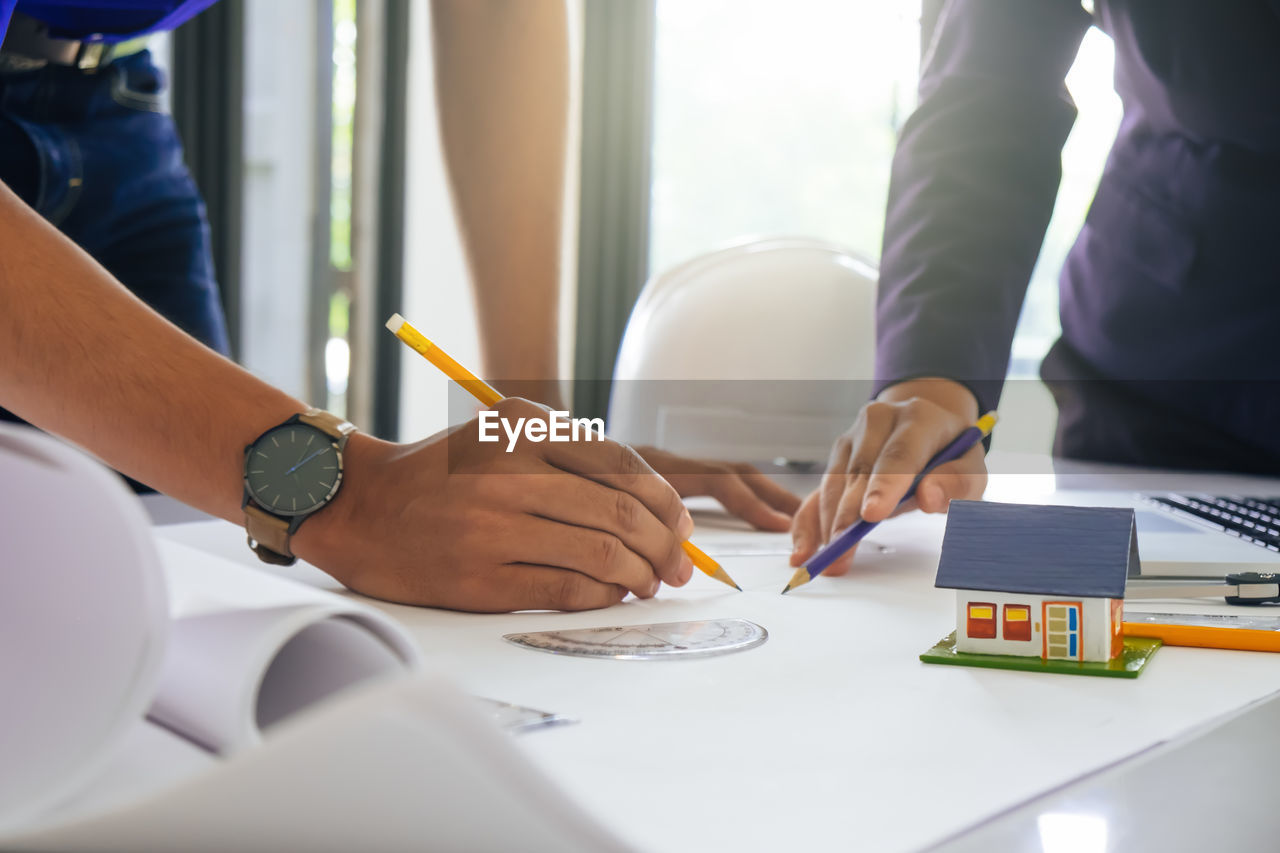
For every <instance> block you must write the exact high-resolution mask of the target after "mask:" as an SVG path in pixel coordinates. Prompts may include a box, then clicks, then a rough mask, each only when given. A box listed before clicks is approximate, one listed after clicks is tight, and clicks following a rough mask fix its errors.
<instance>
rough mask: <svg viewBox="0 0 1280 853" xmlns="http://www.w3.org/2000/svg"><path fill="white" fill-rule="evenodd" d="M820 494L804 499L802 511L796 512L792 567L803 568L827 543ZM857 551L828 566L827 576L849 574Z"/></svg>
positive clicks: (854, 548) (793, 527)
mask: <svg viewBox="0 0 1280 853" xmlns="http://www.w3.org/2000/svg"><path fill="white" fill-rule="evenodd" d="M819 500H820V493H819V492H814V493H812V494H811V495H809V497H807V498H805V499H804V502H803V503H801V504H800V509H799V510H797V511H796V515H795V518H794V520H793V521H792V524H791V565H792V566H801V565H804V562H805V561H806V560H808V559H809V558H810V557H812V556H813V555H814V554H816V553H818V550H819V549H820V548H821V546H822V545H823V544H824V543H825V542H826V537H824V536H823V535H822V521H821V518H820V515H819V511H818V502H819ZM855 551H857V546H854V547H853V548H851V549H850V550H849V552H848V553H846V554H845V555H844V556H842V557H841V558H840V559H839V560H837V561H836V562H834V563H832V564H831V565H830V566H827V568H826V571H824V572H823V574H825V575H831V576H832V577H837V576H839V575H843V574H847V573H848V572H849V569H850V568H852V566H853V554H854V552H855Z"/></svg>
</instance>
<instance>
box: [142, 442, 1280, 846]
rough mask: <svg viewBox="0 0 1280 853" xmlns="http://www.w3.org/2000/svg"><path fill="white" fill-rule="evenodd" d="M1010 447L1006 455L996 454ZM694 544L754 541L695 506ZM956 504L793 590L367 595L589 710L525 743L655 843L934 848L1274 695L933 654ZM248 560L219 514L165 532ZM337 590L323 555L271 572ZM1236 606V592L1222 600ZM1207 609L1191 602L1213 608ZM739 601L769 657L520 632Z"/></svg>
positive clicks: (1030, 472) (771, 584)
mask: <svg viewBox="0 0 1280 853" xmlns="http://www.w3.org/2000/svg"><path fill="white" fill-rule="evenodd" d="M996 463H1000V464H996ZM992 467H993V470H995V471H1004V473H998V474H996V475H995V476H994V477H993V483H992V488H991V490H990V492H989V496H991V497H995V498H998V499H1002V500H1014V499H1025V500H1028V501H1032V502H1034V501H1038V500H1041V499H1043V498H1045V497H1047V495H1048V493H1049V491H1050V490H1051V489H1052V487H1053V479H1052V477H1053V470H1052V466H1051V465H1050V464H1049V463H1048V462H1047V461H1046V460H1036V459H1015V458H1010V459H1006V460H1000V459H993V465H992ZM1071 472H1072V473H1071V485H1073V486H1076V487H1078V488H1086V489H1090V490H1095V489H1100V488H1107V487H1115V488H1119V489H1121V490H1126V491H1132V490H1133V489H1134V488H1144V489H1170V488H1183V489H1189V490H1206V491H1219V490H1220V491H1224V492H1238V491H1252V492H1255V493H1266V492H1271V493H1278V494H1280V482H1277V481H1267V480H1253V479H1244V478H1235V477H1230V478H1228V477H1213V476H1208V475H1186V474H1176V475H1159V474H1152V473H1150V472H1145V473H1143V474H1142V475H1140V476H1133V475H1132V474H1131V472H1125V471H1121V470H1116V469H1102V468H1099V467H1097V466H1084V467H1083V468H1082V467H1080V466H1071ZM698 515H699V525H700V527H699V530H698V531H697V533H696V534H695V537H694V541H695V542H697V543H699V544H700V545H702V546H703V547H705V548H708V549H713V548H716V547H717V546H723V545H726V544H734V543H740V542H742V541H743V539H742V537H743V534H742V533H741V532H740V531H739V530H736V529H734V526H733V525H732V524H730V525H726V526H725V528H724V529H715V528H713V527H712V526H710V525H709V524H708V523H707V522H708V521H709V517H708V516H707V515H706V514H704V513H699V514H698ZM943 524H944V519H943V518H942V517H936V516H935V517H926V516H923V515H920V514H918V513H916V514H912V515H908V516H904V517H902V518H899V519H895V520H894V521H892V522H891V523H889V524H886V525H883V526H882V527H881V528H879V529H878V530H877V531H876V532H875V533H874V534H873V536H872V537H871V538H872V539H873V540H874V541H875V542H876V543H878V544H880V545H883V546H884V548H883V549H880V548H874V549H872V548H864V549H863V553H862V554H861V555H860V559H859V562H858V567H857V569H856V570H855V571H854V572H853V573H852V574H850V575H849V576H847V577H844V578H819V579H818V580H817V581H815V582H814V583H812V584H809V585H807V586H805V587H802V588H801V589H798V590H796V591H794V592H792V593H791V594H789V595H787V596H785V597H783V596H780V595H779V594H778V592H779V591H780V590H781V588H782V586H783V585H784V584H785V582H786V580H787V579H788V578H789V576H790V574H791V570H790V569H789V568H788V567H787V566H786V558H785V557H783V556H772V555H767V556H744V557H729V558H725V559H724V560H723V561H722V562H723V563H724V565H725V568H726V569H727V570H728V571H729V572H730V573H731V574H732V575H733V576H734V577H735V578H736V579H737V580H738V582H739V583H740V584H741V585H742V586H743V588H744V589H745V590H746V591H745V592H743V593H737V592H734V591H732V590H729V589H727V588H725V587H723V586H721V585H720V584H717V583H716V582H714V581H712V580H710V579H708V578H705V577H703V576H701V575H696V576H695V578H694V579H693V581H692V582H691V583H690V584H689V585H688V586H687V587H685V588H684V589H679V590H673V589H665V588H664V589H663V591H662V592H661V593H660V594H659V596H658V598H657V599H655V600H652V601H645V602H640V601H634V600H628V601H626V602H624V603H622V604H620V605H618V606H616V607H613V608H610V609H608V610H604V611H595V612H590V613H578V614H557V613H542V612H540V613H518V614H507V615H475V614H463V613H453V612H447V611H437V610H430V609H423V608H413V607H403V606H397V605H390V604H384V603H375V604H376V606H378V607H380V608H381V609H382V610H384V611H385V612H386V613H388V614H390V615H392V616H393V617H395V618H396V619H398V620H399V621H400V623H401V624H402V625H403V626H404V627H405V628H406V629H407V630H408V631H409V632H410V633H411V634H412V636H413V637H414V638H415V639H416V640H417V641H418V643H419V644H420V645H421V648H422V650H423V652H424V654H425V655H426V656H427V658H428V659H429V660H430V661H431V662H432V663H433V664H435V665H436V666H438V667H439V668H441V669H443V670H445V671H446V672H448V673H450V674H452V675H453V677H454V678H456V679H457V680H458V681H459V682H461V684H462V685H463V687H464V688H465V689H467V690H468V691H470V692H473V693H476V694H481V695H487V696H491V697H494V698H499V699H503V700H506V701H511V702H517V703H520V704H525V705H530V706H533V707H538V708H542V709H545V710H550V711H555V712H559V713H563V714H568V715H571V716H574V717H578V718H579V719H580V720H581V722H580V723H578V724H576V725H572V726H565V727H561V728H557V729H551V730H546V731H542V732H538V733H535V734H532V735H528V736H525V737H522V738H521V739H520V740H519V743H520V744H521V746H522V747H523V748H524V749H525V750H526V751H527V752H528V753H529V754H530V755H532V756H533V758H534V759H535V761H536V762H537V763H538V764H539V766H540V767H541V768H542V769H543V770H544V772H546V773H547V774H548V775H549V776H550V777H551V778H552V779H553V780H554V781H556V782H557V783H559V784H560V785H561V786H562V787H563V788H564V789H565V790H567V791H568V793H569V794H570V795H571V796H573V797H575V798H576V799H577V800H579V801H580V802H581V803H583V804H584V805H585V806H586V807H587V808H588V809H589V810H591V811H592V812H594V813H596V814H597V815H599V816H600V817H601V818H602V820H603V821H604V822H605V823H606V824H607V825H609V826H611V827H612V828H614V829H615V830H616V831H617V832H618V833H620V834H621V835H622V836H623V837H624V838H626V839H628V840H630V841H632V842H633V843H635V844H637V845H638V846H640V847H641V848H643V849H650V850H726V849H734V850H777V849H802V850H825V849H831V850H835V849H869V850H896V849H903V850H906V849H918V848H920V847H922V846H924V845H928V844H931V843H934V842H937V841H939V840H941V839H943V838H946V837H949V836H952V835H954V834H955V833H957V832H959V831H961V830H962V829H964V828H965V827H968V826H970V825H973V824H975V823H978V822H980V821H982V820H984V819H987V818H989V817H990V816H992V815H994V814H996V813H998V812H1001V811H1004V810H1006V809H1009V808H1011V807H1014V806H1016V805H1017V804H1018V803H1020V802H1023V801H1025V800H1027V799H1029V798H1031V797H1033V796H1035V795H1037V794H1040V793H1042V792H1045V791H1048V790H1050V789H1053V788H1055V787H1057V786H1061V785H1063V784H1065V783H1068V782H1070V781H1071V780H1073V779H1076V778H1078V777H1080V776H1082V775H1084V774H1086V773H1089V772H1091V771H1094V770H1096V769H1098V768H1099V767H1102V766H1105V765H1109V764H1112V763H1114V762H1117V761H1119V760H1122V759H1124V758H1126V757H1128V756H1132V755H1134V754H1136V753H1138V752H1140V751H1142V750H1145V749H1148V748H1150V747H1151V746H1152V745H1154V744H1157V743H1160V742H1163V741H1167V740H1170V739H1173V738H1176V737H1178V736H1179V735H1182V734H1184V733H1186V732H1187V731H1188V730H1190V729H1192V728H1193V727H1195V726H1197V725H1202V724H1204V723H1205V722H1207V721H1210V720H1213V719H1215V718H1217V717H1219V716H1220V715H1223V714H1227V713H1229V712H1232V711H1234V710H1236V709H1239V708H1241V707H1243V706H1245V705H1247V704H1248V703H1250V702H1253V701H1256V700H1258V699H1260V698H1262V697H1265V696H1267V695H1269V694H1271V693H1272V692H1273V691H1275V690H1276V689H1277V687H1280V655H1273V654H1266V653H1256V652H1230V651H1218V650H1204V649H1189V648H1172V647H1166V648H1163V649H1161V650H1160V651H1159V652H1158V653H1157V655H1156V656H1155V658H1154V660H1153V661H1152V663H1151V664H1150V665H1149V667H1148V670H1147V671H1146V672H1145V673H1144V674H1143V675H1142V676H1141V677H1140V678H1139V679H1137V680H1133V681H1130V680H1127V679H1107V678H1087V677H1077V676H1062V675H1044V674H1038V673H1023V672H1005V671H997V670H983V669H971V668H967V667H938V666H929V665H926V664H922V663H920V662H919V660H918V655H919V654H920V653H921V652H922V651H924V650H925V649H927V648H928V647H930V646H931V645H932V644H933V643H934V642H936V641H937V640H938V639H939V638H940V637H942V636H944V635H946V634H947V633H949V632H950V631H951V630H952V629H953V628H954V627H955V625H954V619H955V616H954V599H953V595H954V594H953V593H952V592H951V591H947V590H937V589H935V588H934V587H933V576H934V573H935V571H936V567H937V557H938V547H939V543H940V541H941V535H942V530H943ZM158 531H159V533H160V535H163V536H170V537H174V538H179V539H181V540H182V541H185V542H187V543H189V544H195V545H198V546H200V547H204V548H207V549H209V550H212V551H215V552H218V553H222V554H225V555H227V556H229V557H232V558H233V559H237V560H240V561H243V562H245V563H249V564H256V561H255V558H254V557H253V556H252V555H251V554H250V553H249V552H248V550H247V549H246V548H245V546H244V539H243V532H241V531H239V530H238V529H237V528H235V527H233V526H231V525H228V524H224V523H221V522H209V523H204V524H198V525H177V526H167V527H161V528H158ZM279 571H281V572H282V573H284V574H286V575H287V576H291V577H294V578H296V579H299V580H303V581H306V582H312V583H316V584H318V585H321V586H325V587H327V588H330V589H338V586H337V585H336V583H334V582H333V581H332V580H331V579H329V578H327V576H325V575H323V574H322V573H320V572H318V571H317V570H315V569H313V568H311V567H308V566H305V565H303V566H297V567H293V568H291V569H285V570H279ZM1220 606H1223V607H1225V605H1220ZM1213 607H1214V605H1212V604H1206V605H1204V606H1203V607H1201V608H1199V609H1212V608H1213ZM725 617H740V618H745V619H750V620H752V621H754V622H757V623H758V624H760V625H762V626H764V627H765V628H766V629H767V630H768V631H769V633H770V637H769V640H768V642H766V643H765V644H764V645H763V646H760V647H758V648H756V649H753V650H749V651H746V652H741V653H737V654H732V655H726V656H723V657H716V658H707V659H702V660H696V661H665V662H633V661H612V660H588V659H579V658H569V657H560V656H555V655H550V654H544V653H539V652H535V651H530V650H526V649H522V648H519V647H516V646H514V645H511V644H509V643H507V642H505V641H503V639H502V635H503V634H506V633H511V632H515V631H534V630H548V629H561V628H570V627H599V626H607V625H626V624H640V623H649V622H667V621H677V620H687V619H710V618H725Z"/></svg>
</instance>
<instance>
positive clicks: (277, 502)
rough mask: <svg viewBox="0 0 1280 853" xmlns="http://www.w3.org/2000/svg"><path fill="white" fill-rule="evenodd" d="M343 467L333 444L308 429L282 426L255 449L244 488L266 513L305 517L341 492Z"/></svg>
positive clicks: (250, 454) (248, 456)
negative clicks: (340, 484) (339, 489)
mask: <svg viewBox="0 0 1280 853" xmlns="http://www.w3.org/2000/svg"><path fill="white" fill-rule="evenodd" d="M341 463H342V456H341V453H340V452H339V451H338V448H337V446H336V444H335V443H334V440H333V438H331V437H330V436H328V435H326V434H325V433H323V432H321V431H320V430H318V429H316V428H315V427H313V426H310V425H308V424H303V423H292V424H283V425H281V426H278V427H276V428H274V429H271V430H268V431H267V432H265V433H263V435H262V437H261V438H259V439H258V440H257V441H255V442H254V443H253V444H252V445H250V447H249V450H248V453H247V454H246V456H245V466H244V484H245V488H247V489H248V490H249V494H251V495H252V496H253V499H254V501H255V502H256V503H257V504H258V505H259V506H261V507H262V508H263V509H265V510H266V511H267V512H270V513H272V514H273V515H285V516H296V515H306V514H307V513H310V512H314V511H315V510H317V509H319V508H320V507H322V506H324V505H325V503H327V502H328V500H329V499H330V498H331V497H333V495H334V493H335V492H337V491H338V484H339V483H340V482H342V464H341Z"/></svg>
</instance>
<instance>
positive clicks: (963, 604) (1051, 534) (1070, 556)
mask: <svg viewBox="0 0 1280 853" xmlns="http://www.w3.org/2000/svg"><path fill="white" fill-rule="evenodd" d="M1131 571H1132V573H1133V574H1137V572H1138V543H1137V537H1136V532H1135V530H1134V515H1133V510H1132V509H1127V508H1126V509H1110V508H1096V507H1074V506H1027V505H1022V504H1003V503H987V502H985V501H952V503H951V508H950V510H949V512H948V517H947V531H946V535H945V537H944V539H943V542H942V558H941V561H940V562H939V564H938V578H937V582H936V586H939V587H943V588H947V589H954V590H955V591H956V634H955V650H956V652H959V653H968V654H987V655H1023V656H1028V657H1041V658H1045V659H1063V660H1078V661H1108V660H1111V659H1112V658H1114V657H1116V656H1118V655H1119V654H1120V652H1121V649H1122V647H1123V643H1124V636H1123V633H1122V629H1121V622H1122V620H1123V615H1124V614H1123V610H1124V588H1125V579H1126V577H1128V576H1129V574H1130V572H1131Z"/></svg>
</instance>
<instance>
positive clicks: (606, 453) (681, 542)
mask: <svg viewBox="0 0 1280 853" xmlns="http://www.w3.org/2000/svg"><path fill="white" fill-rule="evenodd" d="M386 325H387V328H388V329H390V330H391V332H392V333H394V334H395V336H396V337H397V338H399V339H400V340H401V341H402V342H403V343H404V344H405V345H407V346H408V347H410V348H411V349H413V350H414V351H415V352H417V353H418V354H420V355H421V356H422V357H423V358H425V359H427V361H429V362H431V363H432V364H433V365H435V366H436V367H437V368H439V369H440V371H441V372H442V373H444V374H445V375H446V376H448V377H449V378H450V379H452V380H453V381H455V382H457V383H458V384H459V385H460V386H461V387H462V388H464V389H465V390H466V391H468V392H469V393H470V394H471V395H472V396H473V397H475V398H476V400H478V401H479V402H480V403H481V404H482V405H484V406H489V407H493V406H499V405H501V404H503V402H504V398H503V396H502V394H501V393H499V392H498V390H497V389H495V388H494V387H493V386H491V385H489V384H488V383H486V382H485V381H484V380H482V379H480V378H478V377H477V376H476V375H475V374H473V373H472V372H471V371H469V370H467V369H466V368H465V367H463V366H462V365H461V364H459V363H458V362H457V361H455V360H454V359H453V358H452V357H451V356H449V354H448V353H446V352H445V351H444V350H442V349H440V348H439V347H438V346H436V345H435V344H433V343H432V342H431V341H430V340H429V339H427V337H426V336H424V335H423V334H422V333H421V332H419V331H418V330H417V329H415V328H414V327H413V326H412V325H411V324H410V323H409V322H408V321H406V320H405V319H404V318H403V317H401V316H400V315H399V314H395V315H393V316H392V317H391V319H389V320H388V321H387V324H386ZM545 415H546V412H545V411H541V410H540V416H542V417H545ZM536 446H537V447H541V446H542V445H536ZM513 447H514V445H513ZM546 448H547V450H546V452H547V454H548V456H547V461H548V462H550V464H551V465H552V466H553V467H556V468H559V469H562V470H563V471H565V472H568V473H577V474H579V475H580V476H582V477H583V478H585V479H586V481H587V482H593V483H595V484H596V485H597V486H599V487H601V489H598V490H597V491H603V488H604V487H613V488H615V489H621V490H624V491H626V490H630V491H635V490H641V491H643V492H645V495H639V494H637V495H634V497H636V498H639V502H634V501H629V500H627V498H626V496H625V495H616V496H606V495H605V494H602V493H601V494H594V495H588V494H586V492H588V491H590V489H589V488H588V487H585V486H584V485H583V484H577V485H573V486H571V488H572V489H574V490H576V491H577V493H578V495H580V496H582V497H586V498H588V499H589V500H588V501H587V502H588V503H598V502H599V501H605V506H610V505H615V504H616V505H617V506H618V507H625V509H622V510H621V515H622V516H625V518H626V519H628V520H627V521H625V522H624V523H623V524H622V525H621V526H622V527H624V528H627V527H632V526H638V527H642V526H644V527H648V528H650V530H649V532H650V534H651V535H652V534H653V533H654V532H655V531H654V530H653V524H652V523H651V522H650V519H651V517H652V516H654V515H656V516H657V517H658V518H660V519H662V518H664V517H667V516H675V519H676V523H675V525H674V526H671V525H669V526H670V529H671V530H674V531H675V532H676V534H677V537H678V539H677V546H678V548H679V550H681V551H683V552H684V554H683V556H682V558H681V559H680V560H679V562H680V564H681V569H680V571H679V573H678V574H677V575H676V576H675V577H674V579H673V578H670V577H662V579H663V580H666V581H667V583H671V584H672V585H674V586H679V585H681V584H684V583H686V582H687V581H688V580H689V574H690V573H691V572H692V567H694V566H696V567H697V568H698V569H699V570H701V571H702V572H703V573H705V574H706V575H708V576H709V577H712V578H714V579H716V580H718V581H720V582H721V583H724V584H727V585H728V586H731V587H733V588H734V589H737V590H741V587H739V586H738V585H737V584H736V583H735V582H734V580H733V578H731V577H729V574H728V573H727V572H726V571H725V570H724V569H723V568H722V567H721V566H720V564H719V563H717V562H716V561H715V560H713V559H711V557H709V556H707V555H706V554H705V553H703V552H702V551H701V550H700V549H699V548H698V547H697V546H696V545H694V544H693V543H692V542H690V541H689V538H688V537H689V534H690V533H692V532H693V521H692V518H691V517H690V516H689V512H688V510H686V509H685V508H684V504H683V502H681V501H680V498H679V495H676V493H675V492H674V490H673V489H672V488H671V486H670V485H669V484H667V483H666V481H664V480H663V479H662V478H661V477H659V476H658V475H657V474H656V473H655V472H653V471H652V469H650V468H649V466H648V465H647V464H646V463H645V462H644V460H643V459H641V458H640V457H639V456H638V455H637V454H636V453H635V452H634V451H633V450H631V449H630V448H627V447H625V446H623V445H620V444H617V443H615V442H612V441H608V440H602V441H601V442H600V443H599V445H598V446H593V445H592V444H591V443H590V442H587V443H584V444H580V445H576V446H575V447H573V448H567V447H563V446H562V447H560V448H556V446H555V445H554V444H548V445H546ZM646 472H647V473H648V474H649V475H651V476H636V475H637V474H644V473H646ZM656 483H661V484H662V488H659V487H657V486H656ZM566 487H567V488H570V485H569V484H566ZM650 492H653V493H654V494H649V493H650ZM659 493H660V494H659ZM673 495H674V496H675V501H676V504H678V506H679V510H678V512H677V511H676V509H675V506H673V505H672V504H671V497H672V496H673ZM646 496H647V500H646ZM592 498H594V500H590V499H592ZM568 500H570V499H569V498H564V499H562V502H567V501H568ZM581 509H585V507H583V508H581ZM665 520H668V521H669V520H670V519H669V518H668V519H665ZM628 532H633V533H634V532H636V531H628ZM565 533H566V535H569V534H568V531H565ZM633 538H634V537H633ZM624 542H625V544H627V545H631V544H632V543H631V542H630V541H627V540H624ZM650 562H651V564H652V565H653V567H654V569H655V574H657V575H658V576H659V577H661V573H659V572H657V569H658V567H659V566H660V565H661V564H663V563H666V562H670V554H667V555H665V556H658V557H657V561H656V562H655V561H654V559H653V557H652V556H651V557H650ZM686 567H687V569H686ZM578 570H579V571H582V569H580V568H579V569H578ZM631 589H632V592H635V593H636V595H638V596H640V597H642V598H647V597H650V596H651V595H652V594H653V593H654V592H656V591H657V581H656V579H655V580H654V581H653V584H652V585H651V586H650V585H648V584H646V585H645V586H644V589H643V590H637V589H635V588H631Z"/></svg>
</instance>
